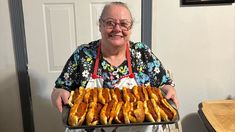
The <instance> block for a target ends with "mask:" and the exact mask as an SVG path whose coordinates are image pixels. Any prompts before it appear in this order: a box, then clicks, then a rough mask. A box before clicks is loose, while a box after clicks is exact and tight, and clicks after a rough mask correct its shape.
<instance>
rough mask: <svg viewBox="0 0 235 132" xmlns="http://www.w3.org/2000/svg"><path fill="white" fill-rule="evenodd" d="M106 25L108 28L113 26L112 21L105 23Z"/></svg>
mask: <svg viewBox="0 0 235 132" xmlns="http://www.w3.org/2000/svg"><path fill="white" fill-rule="evenodd" d="M106 24H107V25H108V26H113V25H115V24H114V22H113V21H107V22H106Z"/></svg>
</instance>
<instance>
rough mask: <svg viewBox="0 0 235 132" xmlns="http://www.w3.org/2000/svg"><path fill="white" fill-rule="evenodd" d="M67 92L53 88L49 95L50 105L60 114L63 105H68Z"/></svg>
mask: <svg viewBox="0 0 235 132" xmlns="http://www.w3.org/2000/svg"><path fill="white" fill-rule="evenodd" d="M69 95H70V93H69V91H67V90H65V89H61V88H54V89H53V91H52V93H51V101H52V104H53V105H54V106H55V107H56V108H57V110H58V111H59V112H62V107H63V104H68V98H69Z"/></svg>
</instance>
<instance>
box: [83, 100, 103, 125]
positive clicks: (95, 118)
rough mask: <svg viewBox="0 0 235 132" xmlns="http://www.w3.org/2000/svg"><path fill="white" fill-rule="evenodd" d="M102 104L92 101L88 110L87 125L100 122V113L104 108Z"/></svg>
mask: <svg viewBox="0 0 235 132" xmlns="http://www.w3.org/2000/svg"><path fill="white" fill-rule="evenodd" d="M102 107H103V106H102V104H100V103H97V102H90V104H89V108H88V112H87V114H86V124H87V125H91V126H94V125H97V124H98V123H99V117H100V116H99V113H100V111H101V109H102Z"/></svg>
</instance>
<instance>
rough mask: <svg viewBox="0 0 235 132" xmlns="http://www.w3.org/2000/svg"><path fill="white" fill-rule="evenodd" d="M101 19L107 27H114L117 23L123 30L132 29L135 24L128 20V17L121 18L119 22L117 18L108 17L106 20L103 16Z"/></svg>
mask: <svg viewBox="0 0 235 132" xmlns="http://www.w3.org/2000/svg"><path fill="white" fill-rule="evenodd" d="M100 21H102V23H103V24H104V27H105V28H107V29H114V28H115V26H116V25H119V27H120V28H121V29H122V30H123V31H128V30H130V29H131V27H132V24H133V23H132V21H130V20H127V19H122V20H119V23H117V20H116V19H112V18H108V19H105V20H104V19H102V18H101V19H100Z"/></svg>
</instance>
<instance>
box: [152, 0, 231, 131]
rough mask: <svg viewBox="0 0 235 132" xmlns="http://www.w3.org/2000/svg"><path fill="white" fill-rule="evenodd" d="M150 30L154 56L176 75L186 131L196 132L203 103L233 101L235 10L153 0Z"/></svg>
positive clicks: (228, 6)
mask: <svg viewBox="0 0 235 132" xmlns="http://www.w3.org/2000/svg"><path fill="white" fill-rule="evenodd" d="M152 30H153V31H152V33H153V37H152V38H153V40H152V41H153V44H152V48H153V51H154V53H155V54H156V55H157V56H158V58H159V59H160V60H161V61H162V62H163V64H164V66H165V67H166V68H167V69H171V70H172V72H173V74H174V78H175V81H176V89H177V95H178V98H179V101H180V109H179V112H180V115H181V120H182V125H183V128H184V130H186V131H189V129H190V128H189V127H187V126H188V125H189V122H188V123H185V122H184V121H186V120H187V121H192V122H191V125H192V126H194V127H192V126H190V127H191V129H193V128H198V126H197V125H198V124H197V123H196V121H198V118H197V117H196V116H197V115H196V113H197V110H198V104H199V103H200V102H202V101H205V100H219V99H225V98H227V97H228V96H229V95H231V96H233V97H234V96H235V4H233V5H223V6H196V7H195V6H193V7H181V6H180V3H179V1H175V0H156V1H155V0H153V29H152ZM201 129H203V128H201ZM194 130H196V131H198V129H194ZM191 131H192V130H191Z"/></svg>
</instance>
